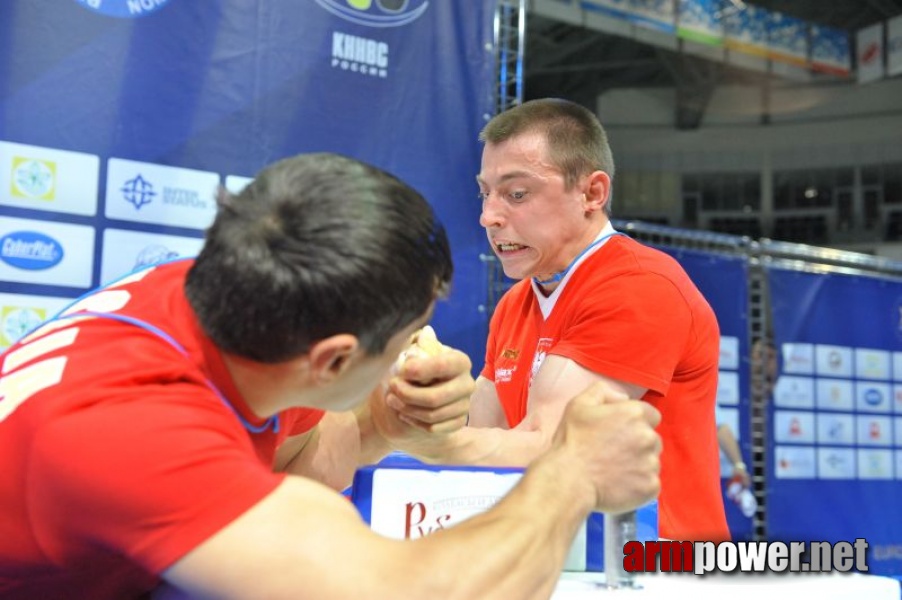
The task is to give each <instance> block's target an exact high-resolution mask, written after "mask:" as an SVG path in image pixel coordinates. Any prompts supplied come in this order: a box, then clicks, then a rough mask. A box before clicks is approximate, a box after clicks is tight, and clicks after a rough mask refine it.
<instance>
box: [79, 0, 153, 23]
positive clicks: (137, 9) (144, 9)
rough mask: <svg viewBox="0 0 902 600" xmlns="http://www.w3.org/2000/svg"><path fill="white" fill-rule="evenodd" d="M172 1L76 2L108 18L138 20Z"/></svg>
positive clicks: (82, 0) (92, 0)
mask: <svg viewBox="0 0 902 600" xmlns="http://www.w3.org/2000/svg"><path fill="white" fill-rule="evenodd" d="M169 1H170V0H75V2H77V3H78V4H79V5H80V6H83V7H85V8H87V9H90V10H93V11H94V12H97V13H100V14H102V15H106V16H108V17H118V18H120V19H137V18H138V17H144V16H147V15H149V14H150V13H153V12H156V11H158V10H159V9H161V8H163V7H164V6H165V5H166V4H167V3H168V2H169Z"/></svg>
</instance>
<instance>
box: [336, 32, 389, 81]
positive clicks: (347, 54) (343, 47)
mask: <svg viewBox="0 0 902 600" xmlns="http://www.w3.org/2000/svg"><path fill="white" fill-rule="evenodd" d="M332 66H333V67H334V68H336V69H341V70H343V71H350V72H352V73H359V74H361V75H370V76H373V77H380V78H383V79H384V78H386V77H388V43H386V42H382V41H379V40H372V39H369V38H365V37H360V36H357V35H351V34H349V33H342V32H340V31H333V32H332Z"/></svg>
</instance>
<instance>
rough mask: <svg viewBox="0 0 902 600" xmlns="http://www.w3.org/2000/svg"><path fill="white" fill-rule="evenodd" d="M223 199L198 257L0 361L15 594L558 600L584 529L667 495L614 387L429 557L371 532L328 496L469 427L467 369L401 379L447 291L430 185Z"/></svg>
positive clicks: (1, 585)
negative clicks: (401, 391)
mask: <svg viewBox="0 0 902 600" xmlns="http://www.w3.org/2000/svg"><path fill="white" fill-rule="evenodd" d="M219 200H220V202H219V203H220V210H219V213H218V214H217V217H216V220H215V222H214V223H213V225H212V227H211V228H210V229H209V231H208V232H207V238H206V242H205V245H204V248H203V250H202V251H201V253H200V255H199V256H198V257H197V259H196V260H193V261H185V260H183V261H176V262H172V263H166V264H162V265H158V266H155V267H151V268H149V269H145V270H142V271H139V272H136V273H134V274H132V275H129V276H127V277H125V278H123V279H121V280H119V281H116V282H114V283H112V284H110V285H108V286H106V287H104V288H102V289H100V290H97V291H95V292H93V293H91V294H89V295H87V296H85V297H83V298H81V299H80V300H78V301H77V302H76V303H75V304H74V305H72V306H71V307H69V308H68V309H67V310H66V311H64V312H63V314H62V315H61V316H59V317H58V318H56V319H55V320H53V321H51V322H50V323H48V324H46V325H44V326H42V327H41V328H39V329H38V330H37V331H35V332H34V333H32V334H30V335H29V336H27V337H26V338H25V339H23V340H21V341H20V342H19V343H18V344H16V345H14V346H13V347H11V348H10V349H9V351H8V352H6V353H5V354H4V355H2V356H0V505H2V506H3V510H2V511H0V596H3V597H4V598H55V597H80V598H92V599H102V598H130V597H142V596H145V595H146V594H147V593H148V592H150V591H151V590H153V589H154V588H156V587H157V586H159V585H160V584H166V586H167V587H166V589H167V591H168V592H173V593H175V594H177V595H181V594H185V595H189V596H201V597H212V598H283V597H284V598H300V597H311V596H312V597H316V598H323V599H328V598H352V597H355V596H367V597H378V598H387V597H391V598H449V597H466V598H474V597H487V596H488V595H493V596H495V597H499V598H516V597H525V596H527V595H530V596H536V597H540V596H548V595H549V594H550V593H551V590H552V589H553V587H554V584H555V581H556V579H557V576H558V574H559V571H560V568H561V566H562V564H563V561H564V558H565V555H566V552H567V549H568V547H569V545H570V542H571V538H572V537H573V535H574V534H575V532H576V530H577V529H578V527H579V525H580V524H581V522H582V521H583V520H584V519H585V518H586V515H587V513H588V512H589V511H590V510H592V509H602V510H621V509H624V508H630V507H633V506H635V505H637V504H638V503H640V502H642V501H645V500H647V499H648V498H650V497H652V496H654V495H655V494H656V493H657V490H658V478H657V473H658V458H657V457H658V452H659V450H660V448H659V444H660V440H659V439H658V437H657V434H655V432H654V430H653V427H654V426H655V425H656V424H657V418H658V415H657V412H656V411H655V410H654V409H652V408H651V407H642V406H639V405H638V403H630V402H626V401H625V397H623V396H622V395H620V394H617V393H614V392H607V391H606V388H604V387H603V386H596V387H592V388H589V389H587V390H585V391H584V392H583V393H581V394H580V395H578V396H577V397H576V398H574V400H573V401H572V403H571V407H570V408H569V409H568V411H567V413H566V414H565V416H564V418H563V421H562V423H561V426H560V428H559V431H558V434H557V436H556V439H555V442H554V443H552V444H551V450H550V451H549V452H547V453H546V454H545V455H544V456H543V457H542V458H539V459H538V460H537V461H536V462H535V464H534V465H533V466H532V467H531V468H530V469H529V471H528V472H527V474H526V475H525V476H524V478H523V480H522V482H521V484H520V485H519V486H518V487H517V488H516V489H515V490H514V491H513V492H512V493H511V494H510V495H509V496H507V497H506V498H505V499H504V500H503V501H502V502H501V503H500V505H499V506H498V507H496V508H495V509H493V510H491V511H489V512H488V513H486V514H485V515H481V516H478V517H475V518H473V519H471V520H470V521H468V522H466V523H464V524H462V525H460V526H459V527H455V528H452V529H449V530H447V531H443V532H440V533H438V534H436V535H434V536H430V537H428V538H425V539H422V540H417V541H413V542H400V541H393V540H388V539H385V538H382V537H380V536H377V535H376V534H374V533H372V532H370V531H369V530H368V529H367V528H366V527H365V525H364V524H363V522H362V521H361V520H360V518H359V516H357V515H356V513H355V511H354V509H353V508H352V507H351V505H350V504H349V503H348V502H347V501H346V500H345V499H344V498H342V496H341V495H340V494H338V493H336V492H335V491H334V490H331V489H329V487H327V485H328V486H332V487H343V486H345V485H347V483H348V482H349V479H350V476H351V474H352V473H353V472H354V469H355V468H356V467H357V466H358V465H360V464H362V463H369V462H373V461H374V460H377V459H379V458H380V457H382V456H384V455H385V454H386V453H387V452H388V451H389V450H390V449H391V448H392V447H397V446H406V445H409V444H416V443H417V442H418V441H420V440H422V439H424V438H429V439H434V438H437V437H442V436H447V435H450V434H451V433H452V432H453V431H455V430H458V429H459V428H460V427H461V426H462V425H463V423H464V421H465V419H466V414H467V410H468V397H469V395H470V393H471V392H472V389H473V382H472V378H471V377H470V375H469V369H470V363H469V361H468V360H467V358H466V357H465V356H464V355H463V354H462V353H460V352H457V351H454V350H451V349H447V348H441V349H440V350H439V351H437V352H433V353H432V354H430V355H427V356H419V357H417V356H413V357H411V358H409V359H408V360H407V361H406V362H404V364H403V365H402V366H401V367H400V369H399V371H398V372H397V374H396V375H394V376H393V377H392V378H391V380H390V381H389V382H388V383H387V385H388V388H384V387H383V384H382V383H381V382H383V380H384V378H385V377H386V376H387V374H388V372H389V369H390V367H391V366H392V364H393V363H394V362H395V360H396V358H397V357H398V355H399V353H400V352H401V351H402V350H404V349H405V348H406V347H407V346H408V344H409V343H410V340H411V338H412V337H414V336H415V335H416V332H417V331H418V330H419V329H420V328H421V327H423V326H424V325H425V323H426V322H427V321H428V320H429V317H430V315H431V312H432V307H433V304H434V302H435V300H436V298H437V297H438V296H440V295H441V294H442V292H443V290H444V289H445V288H446V286H447V284H448V282H449V280H450V277H451V261H450V252H449V250H448V243H447V239H446V238H445V234H444V232H443V230H442V228H441V227H440V226H439V225H438V223H437V222H436V220H435V217H434V215H433V213H432V211H431V209H430V208H429V205H428V204H427V203H426V202H425V201H424V200H423V198H422V197H420V196H419V194H417V193H416V192H415V191H414V190H412V189H411V188H409V187H408V186H406V185H405V184H404V183H402V182H400V181H399V180H397V179H396V178H394V177H392V176H390V175H388V174H386V173H384V172H382V171H379V170H377V169H375V168H373V167H370V166H367V165H364V164H362V163H360V162H357V161H354V160H351V159H348V158H343V157H340V156H336V155H323V154H320V155H306V156H303V155H302V156H298V157H294V158H290V159H286V160H283V161H280V162H278V163H276V164H275V165H273V166H271V167H269V168H267V169H265V170H263V171H262V172H261V173H260V174H259V175H258V176H257V177H256V178H255V180H254V182H253V183H251V184H250V185H249V186H248V187H247V188H245V189H244V190H243V191H242V192H241V193H240V194H238V195H237V196H235V197H232V196H230V195H228V194H227V193H225V192H221V195H220V199H219ZM399 216H403V218H399ZM421 342H422V340H419V339H417V344H418V345H425V344H422V343H421ZM400 382H403V385H406V386H408V387H409V389H407V388H405V389H406V392H405V400H406V401H407V403H408V406H409V407H410V412H409V413H405V414H401V413H399V412H397V411H395V410H394V409H393V408H392V407H391V406H390V405H389V402H388V401H387V399H386V392H385V389H394V390H397V389H398V385H400ZM392 403H394V402H392ZM324 483H325V484H326V485H324ZM487 548H490V549H491V552H484V551H485V549H487ZM477 553H479V554H480V555H481V559H480V560H478V561H474V560H472V557H473V556H474V555H476V554H477Z"/></svg>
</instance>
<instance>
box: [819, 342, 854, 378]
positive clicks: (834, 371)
mask: <svg viewBox="0 0 902 600" xmlns="http://www.w3.org/2000/svg"><path fill="white" fill-rule="evenodd" d="M852 356H853V355H852V349H851V348H848V347H845V346H826V345H820V344H819V345H818V346H816V347H815V363H816V365H817V366H816V372H817V374H818V375H830V376H833V377H851V376H852V367H853V358H852Z"/></svg>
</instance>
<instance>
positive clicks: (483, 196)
mask: <svg viewBox="0 0 902 600" xmlns="http://www.w3.org/2000/svg"><path fill="white" fill-rule="evenodd" d="M477 195H478V196H479V199H480V200H481V201H482V202H485V201H486V199H487V198H488V197H489V193H488V192H479V194H477Z"/></svg>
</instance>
